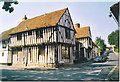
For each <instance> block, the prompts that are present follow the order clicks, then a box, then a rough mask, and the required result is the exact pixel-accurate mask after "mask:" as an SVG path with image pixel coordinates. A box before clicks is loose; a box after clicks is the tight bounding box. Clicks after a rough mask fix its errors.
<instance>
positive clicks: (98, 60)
mask: <svg viewBox="0 0 120 82" xmlns="http://www.w3.org/2000/svg"><path fill="white" fill-rule="evenodd" d="M102 61H103V59H102V57H101V56H97V57H96V58H95V59H94V61H93V62H102Z"/></svg>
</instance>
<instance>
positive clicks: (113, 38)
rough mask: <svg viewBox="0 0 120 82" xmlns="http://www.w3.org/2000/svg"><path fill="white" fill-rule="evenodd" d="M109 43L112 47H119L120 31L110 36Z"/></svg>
mask: <svg viewBox="0 0 120 82" xmlns="http://www.w3.org/2000/svg"><path fill="white" fill-rule="evenodd" d="M108 43H109V44H110V45H115V46H116V48H118V47H119V30H115V31H113V32H112V33H111V34H109V35H108Z"/></svg>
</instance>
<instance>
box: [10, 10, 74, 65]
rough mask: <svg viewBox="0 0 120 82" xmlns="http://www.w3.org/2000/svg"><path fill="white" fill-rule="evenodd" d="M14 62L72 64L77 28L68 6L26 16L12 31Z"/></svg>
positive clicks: (17, 63) (11, 44) (19, 63)
mask: <svg viewBox="0 0 120 82" xmlns="http://www.w3.org/2000/svg"><path fill="white" fill-rule="evenodd" d="M10 35H11V38H10V41H11V43H10V47H11V48H12V56H13V58H12V59H13V64H12V65H24V66H43V67H54V66H60V65H61V64H64V65H66V64H73V50H74V46H75V28H74V25H73V22H72V18H71V16H70V13H69V10H68V8H65V9H62V10H58V11H54V12H51V13H46V14H44V15H41V16H37V17H34V18H32V19H27V17H26V16H25V17H24V18H23V21H22V22H21V23H20V24H19V25H18V26H17V27H15V28H14V30H13V31H12V32H11V33H10Z"/></svg>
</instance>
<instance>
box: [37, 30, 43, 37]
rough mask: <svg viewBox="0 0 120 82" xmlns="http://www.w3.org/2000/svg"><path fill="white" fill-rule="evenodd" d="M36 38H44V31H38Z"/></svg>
mask: <svg viewBox="0 0 120 82" xmlns="http://www.w3.org/2000/svg"><path fill="white" fill-rule="evenodd" d="M36 36H37V38H43V30H37V31H36Z"/></svg>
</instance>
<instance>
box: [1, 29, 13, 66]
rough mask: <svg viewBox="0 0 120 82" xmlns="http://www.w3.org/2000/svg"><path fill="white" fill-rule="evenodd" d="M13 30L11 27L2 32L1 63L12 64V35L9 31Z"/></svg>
mask: <svg viewBox="0 0 120 82" xmlns="http://www.w3.org/2000/svg"><path fill="white" fill-rule="evenodd" d="M12 30H13V28H12V29H9V30H7V31H4V32H2V33H1V34H0V64H6V65H10V64H11V63H12V60H11V51H10V48H9V43H10V35H9V33H10V32H11V31H12Z"/></svg>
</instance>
